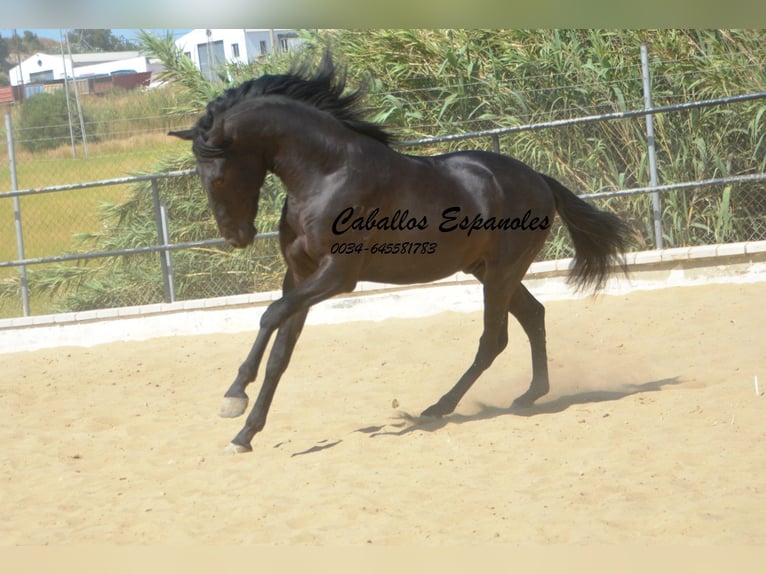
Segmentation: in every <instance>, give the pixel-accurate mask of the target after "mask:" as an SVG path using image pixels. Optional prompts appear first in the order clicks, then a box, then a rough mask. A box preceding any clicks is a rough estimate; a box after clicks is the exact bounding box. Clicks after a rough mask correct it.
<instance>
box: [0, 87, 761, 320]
mask: <svg viewBox="0 0 766 574" xmlns="http://www.w3.org/2000/svg"><path fill="white" fill-rule="evenodd" d="M746 97H747V98H750V99H753V98H766V94H750V95H748V96H746ZM710 105H716V106H726V105H733V104H732V103H731V102H730V101H728V99H724V100H722V101H720V102H714V103H712V104H710ZM688 107H689V105H686V104H679V105H677V106H675V108H677V110H676V109H675V108H674V109H673V110H671V109H670V108H668V109H667V110H659V111H657V109H656V108H655V109H654V111H655V112H657V113H659V112H663V113H664V112H670V111H674V112H677V113H679V114H683V113H689V112H688V111H684V110H685V109H686V108H688ZM647 113H648V112H647V111H646V110H636V111H634V112H623V113H619V114H605V115H602V116H594V117H589V118H575V119H573V120H567V121H561V122H551V124H556V125H543V124H536V125H532V126H521V127H516V128H513V129H508V130H495V131H490V132H481V133H475V134H468V135H466V134H461V135H460V136H455V137H454V138H441V140H440V139H429V140H423V141H421V142H409V143H408V144H407V143H405V144H402V145H404V146H405V147H416V148H417V147H419V148H421V150H420V151H422V148H426V149H427V150H428V153H432V152H434V151H440V148H439V146H440V145H442V144H445V142H446V143H449V140H458V139H460V140H467V139H472V140H473V141H479V142H484V143H483V145H482V147H485V148H490V149H492V148H493V149H496V150H499V151H503V152H505V153H509V152H511V151H512V146H513V141H512V140H513V137H514V134H516V133H519V132H521V131H524V130H541V129H559V128H562V127H563V126H566V125H571V124H577V123H588V122H605V121H621V122H625V121H633V122H636V121H643V119H644V116H645V115H646V114H647ZM190 122H191V120H189V119H184V118H181V119H177V120H175V124H174V125H169V124H168V123H167V120H164V119H163V120H162V121H161V122H160V124H159V125H155V126H154V127H152V128H151V129H148V128H146V126H144V127H143V128H141V129H140V130H138V132H140V135H139V133H137V134H136V138H130V139H128V140H124V139H121V138H115V140H114V141H112V140H110V141H108V142H107V141H106V140H104V139H102V140H101V142H100V143H99V144H96V142H95V141H91V145H90V146H89V148H88V150H87V155H86V152H85V146H84V142H82V141H79V142H78V141H75V142H73V144H72V147H71V148H70V147H64V148H61V147H59V148H56V149H55V150H53V151H50V152H37V153H30V152H27V151H24V150H23V149H22V150H21V151H19V152H18V153H17V154H16V159H15V161H14V162H13V163H14V164H15V165H11V163H9V164H8V165H2V166H0V181H6V182H7V181H11V182H12V185H11V186H10V188H11V189H10V191H5V192H2V193H0V317H16V316H20V315H22V314H34V315H39V314H46V313H53V312H61V311H77V310H87V309H97V308H109V307H120V306H131V305H143V304H151V303H158V302H162V301H175V300H189V299H199V298H208V297H220V296H229V295H235V294H243V293H252V292H257V291H269V290H276V289H279V288H280V287H281V277H282V273H283V270H284V263H283V261H282V258H281V255H280V252H279V246H278V239H277V238H276V237H275V235H276V234H275V233H274V232H275V230H276V226H277V222H278V219H279V214H280V211H281V204H282V203H283V201H284V197H285V195H284V193H285V192H284V190H283V189H282V188H281V187H280V184H279V182H278V181H276V180H275V179H272V178H269V180H267V182H266V185H265V186H264V188H263V190H262V193H261V208H260V214H259V217H258V221H257V225H258V228H259V231H260V232H261V234H262V235H261V236H259V238H258V240H257V241H256V242H255V244H254V245H253V246H252V247H250V248H248V249H246V250H232V249H230V248H228V247H226V246H225V245H224V244H223V242H222V241H221V240H220V239H218V233H217V230H216V227H215V223H214V221H213V219H212V216H211V214H210V213H209V209H208V208H207V205H206V203H205V202H204V201H200V200H199V198H200V197H201V196H202V195H203V194H204V192H203V191H202V190H201V188H200V185H199V181H198V178H197V177H196V175H195V174H194V173H193V171H191V170H185V171H181V172H174V173H169V174H168V173H159V172H160V171H161V169H162V161H161V158H162V157H168V156H174V157H177V156H179V155H183V154H184V153H186V154H187V155H188V143H186V142H180V141H176V140H174V139H173V138H168V137H166V135H165V134H166V133H167V131H168V129H171V128H174V127H178V126H179V125H180V126H184V127H186V126H188V125H189V124H190ZM27 136H28V134H27V133H26V132H24V131H17V130H15V129H13V128H12V129H11V133H10V134H9V133H8V130H7V129H6V130H4V132H3V134H2V138H3V143H2V144H0V153H3V154H4V155H9V154H10V151H11V150H10V147H18V146H19V142H23V141H24V138H25V137H27ZM142 138H144V139H142ZM126 141H127V142H131V143H125V142H126ZM147 142H148V143H147ZM697 145H699V144H697ZM11 155H12V154H11ZM511 155H514V154H513V153H511ZM190 160H191V158H190ZM672 161H673V158H672V157H670V156H666V157H663V156H660V157H659V158H658V163H659V165H660V167H661V166H662V165H663V162H672ZM189 165H190V166H191V162H190V163H189ZM588 169H591V171H592V168H588V167H587V165H585V166H584V167H583V168H582V170H583V171H587V170H588ZM637 169H644V170H645V169H646V166H645V165H643V166H639V167H637ZM541 170H543V169H542V168H541ZM543 171H544V170H543ZM12 172H13V173H15V175H13V173H12ZM762 172H763V165H762V159H760V158H757V157H737V158H732V161H731V164H730V165H727V166H721V169H719V170H718V173H723V174H724V176H723V177H716V178H713V179H710V178H706V177H705V175H706V174H705V173H704V171H700V172H699V173H698V174H697V175H698V176H699V177H698V178H697V181H696V182H695V181H691V182H678V184H677V185H675V186H674V185H672V184H668V185H666V186H665V187H664V188H663V187H662V186H661V188H659V191H660V192H661V193H660V199H661V202H660V205H661V210H660V224H661V228H662V231H663V237H664V239H665V246H666V247H672V246H680V245H702V244H709V243H725V242H733V241H755V240H762V239H766V186H765V185H764V181H765V180H766V175H765V174H764V173H762ZM138 173H144V174H147V173H149V174H156V175H141V176H136V177H132V176H127V177H126V174H138ZM576 175H577V174H576V173H574V175H573V176H572V177H573V178H575V181H574V182H568V181H565V183H566V184H568V185H570V186H571V187H573V188H575V189H577V188H581V186H578V185H577V183H578V182H577V181H576ZM14 178H15V179H14ZM83 181H88V182H95V183H89V184H81V183H78V182H83ZM52 182H55V185H53V184H52ZM593 191H595V192H597V193H591V194H590V195H586V197H589V198H590V200H591V201H593V202H594V203H595V204H596V205H597V206H598V207H600V208H602V209H609V210H612V211H614V212H616V213H617V214H619V215H621V216H622V217H623V218H624V219H626V220H627V222H628V223H629V224H630V225H631V227H632V228H633V229H634V230H635V235H636V236H635V241H634V249H637V250H640V249H651V248H653V247H655V239H654V221H653V217H652V211H653V208H652V201H651V194H652V193H655V192H658V188H644V189H635V187H634V188H633V189H629V190H627V191H625V190H609V191H606V192H602V190H598V189H596V190H593ZM571 254H572V251H571V246H570V244H569V241H568V237H567V236H566V233H565V232H564V231H563V230H562V229H561V228H560V226H556V228H554V230H553V233H552V236H551V240H549V242H548V244H547V245H546V248H545V250H544V251H543V252H542V253H541V254H540V257H539V258H540V259H550V258H559V257H568V256H571Z"/></svg>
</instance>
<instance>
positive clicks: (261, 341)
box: [219, 269, 305, 418]
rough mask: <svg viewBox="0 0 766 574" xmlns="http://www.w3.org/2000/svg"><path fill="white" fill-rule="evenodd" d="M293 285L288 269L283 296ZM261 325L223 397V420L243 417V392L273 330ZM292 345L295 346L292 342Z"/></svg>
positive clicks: (244, 399) (245, 403)
mask: <svg viewBox="0 0 766 574" xmlns="http://www.w3.org/2000/svg"><path fill="white" fill-rule="evenodd" d="M295 284H296V281H295V279H294V277H293V274H292V271H291V270H290V269H288V270H287V273H286V274H285V277H284V279H283V280H282V294H283V295H285V294H287V293H289V292H290V291H292V290H293V288H294V287H295ZM267 312H268V309H267ZM304 320H305V318H304ZM261 324H262V328H261V330H260V331H259V332H258V336H257V337H256V339H255V343H253V346H252V348H251V349H250V353H248V355H247V358H246V359H245V360H244V362H243V363H242V364H241V365H240V367H239V371H238V372H237V377H236V378H235V379H234V382H233V383H232V384H231V386H230V387H229V390H227V391H226V393H225V394H224V396H223V403H221V410H220V412H219V415H220V416H222V417H224V418H235V417H238V416H240V415H243V414H244V413H245V410H247V403H248V396H247V393H246V392H245V389H246V388H247V386H248V385H249V384H250V383H252V382H253V381H254V380H255V377H256V376H257V375H258V368H259V366H260V364H261V360H262V359H263V353H264V352H265V350H266V345H267V344H268V342H269V339H270V338H271V334H272V333H273V329H272V330H268V331H267V330H266V329H263V320H262V321H261ZM302 326H303V324H302V323H301V326H300V327H299V328H298V334H300V329H301V327H302ZM277 337H279V334H277ZM296 338H297V335H296ZM293 345H295V342H294V341H293ZM288 359H289V357H288Z"/></svg>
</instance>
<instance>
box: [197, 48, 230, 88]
mask: <svg viewBox="0 0 766 574" xmlns="http://www.w3.org/2000/svg"><path fill="white" fill-rule="evenodd" d="M197 54H198V55H199V67H200V70H201V71H202V75H203V76H204V77H205V78H207V79H208V80H210V81H216V80H217V79H218V74H217V72H218V70H219V69H220V68H221V66H223V65H224V63H225V62H226V58H225V57H224V54H223V40H218V41H217V42H207V43H205V44H198V45H197Z"/></svg>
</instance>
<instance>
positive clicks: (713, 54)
mask: <svg viewBox="0 0 766 574" xmlns="http://www.w3.org/2000/svg"><path fill="white" fill-rule="evenodd" d="M304 38H305V40H306V44H305V50H304V56H305V55H308V56H309V57H314V58H317V57H319V55H320V54H321V53H322V52H323V51H324V50H325V48H326V47H327V46H329V47H330V48H331V49H332V51H333V53H334V54H335V57H336V60H338V61H340V62H341V63H344V64H346V65H347V66H348V71H349V85H350V86H355V85H357V84H359V83H362V84H364V85H365V86H366V91H367V99H366V105H367V106H368V108H369V117H370V118H371V119H374V120H376V121H381V122H384V123H385V124H386V125H387V126H389V127H390V128H391V129H392V131H394V132H395V133H396V134H397V135H398V137H399V138H400V140H402V141H406V140H411V139H416V138H423V137H427V136H436V135H448V134H454V133H459V132H464V133H467V132H473V131H477V130H482V129H487V128H496V127H510V126H517V125H525V124H532V123H535V122H540V121H548V120H555V119H564V118H572V117H578V116H583V115H592V114H598V113H608V112H616V111H624V110H629V109H636V108H641V107H643V91H642V80H641V67H640V60H639V49H640V45H641V43H642V42H646V43H647V45H648V48H649V54H650V67H651V71H652V84H653V89H652V98H653V103H654V105H664V104H669V103H679V102H684V101H693V100H701V99H709V98H718V97H723V96H730V95H738V94H745V93H751V92H756V91H764V90H766V69H764V67H763V65H762V62H763V61H764V59H766V44H765V43H764V42H763V35H762V33H761V32H758V31H747V30H746V31H716V30H710V31H694V30H685V31H677V30H663V31H656V32H645V31H594V30H554V31H551V30H545V31H524V30H512V31H484V30H449V31H445V30H367V31H347V30H340V31H320V32H312V33H306V34H305V35H304ZM142 44H143V45H144V49H146V50H147V51H149V52H150V53H152V54H154V55H155V56H157V57H159V58H160V59H161V60H162V61H163V62H164V63H165V65H166V68H167V71H166V75H165V78H166V80H168V81H169V82H171V84H172V87H173V89H172V90H171V91H170V92H168V93H169V94H171V93H172V97H169V96H165V97H166V99H165V100H164V101H163V102H162V103H159V102H153V103H151V104H149V105H148V107H149V108H150V109H147V110H146V111H144V112H141V111H137V112H134V113H136V114H139V116H137V117H147V118H153V119H151V120H147V123H146V124H141V123H140V122H138V123H136V122H133V123H129V124H128V123H123V124H120V118H121V117H129V116H127V113H125V110H126V109H127V107H128V105H129V104H130V105H139V101H138V100H136V101H135V102H134V101H133V100H132V98H131V97H129V96H127V95H122V96H120V95H114V96H112V97H113V98H114V99H113V101H112V102H111V103H110V102H109V100H107V99H101V100H99V102H100V104H99V105H101V106H103V107H102V108H101V109H97V108H95V107H92V108H90V109H88V118H89V120H88V124H89V126H91V127H92V128H93V129H94V132H93V133H94V137H99V138H103V140H104V141H106V140H108V141H115V140H116V138H119V137H120V136H119V135H118V134H120V132H122V131H125V132H127V133H130V135H131V136H132V137H137V136H136V134H137V133H139V132H148V133H157V134H159V133H164V131H166V130H167V128H168V127H172V126H171V125H170V124H175V125H183V126H188V125H190V124H191V121H192V120H191V117H192V116H194V115H195V114H196V113H199V111H201V110H202V108H203V107H204V105H205V104H206V103H207V102H208V101H209V100H210V99H212V98H213V97H215V96H216V95H217V94H218V93H220V92H221V90H223V89H224V88H225V87H227V86H228V85H233V84H237V83H239V82H240V81H242V80H244V79H246V78H248V77H252V76H258V75H261V74H263V73H267V72H279V71H284V70H285V69H287V67H289V59H290V57H289V56H281V57H279V58H274V59H266V60H260V61H257V62H254V63H252V64H251V65H249V66H231V67H228V68H227V69H226V70H223V71H222V74H221V81H220V82H215V83H211V82H207V81H206V80H204V78H202V76H201V75H200V74H199V72H197V70H196V69H195V68H194V67H193V65H192V64H191V62H190V61H189V60H188V59H186V58H185V57H183V55H182V54H179V53H178V52H177V50H176V49H175V47H174V45H173V43H172V39H171V38H160V37H153V36H148V35H145V36H144V37H143V38H142ZM145 96H146V97H147V98H149V97H155V96H154V94H152V95H151V96H150V95H149V93H147V94H145ZM121 98H122V99H121ZM115 109H118V110H119V112H117V111H115ZM110 110H111V111H110ZM764 112H766V100H754V101H751V102H747V103H739V104H736V105H729V106H718V107H711V108H702V109H697V110H691V111H686V112H678V113H671V114H661V115H658V116H656V117H655V135H656V141H657V151H658V158H657V165H658V170H659V178H660V183H671V182H680V181H690V180H695V179H702V178H712V177H719V176H725V175H737V174H745V173H756V172H763V171H764V169H765V168H766V113H764ZM110 113H111V114H114V115H113V116H110ZM132 113H133V112H132ZM154 122H158V123H161V124H162V125H161V126H158V125H157V124H155V123H154ZM96 126H100V127H98V128H96ZM117 126H124V130H123V128H122V127H117ZM86 131H87V130H86ZM89 133H90V132H89ZM104 133H109V135H108V136H107V137H104V136H101V135H98V134H104ZM128 141H130V140H128ZM179 143H180V144H183V142H179ZM99 145H102V144H99ZM163 145H165V144H163ZM476 147H482V148H490V147H491V143H490V142H489V140H488V139H486V138H485V139H473V140H468V141H462V142H452V143H445V144H439V145H430V146H428V147H427V148H416V149H407V150H405V151H407V152H412V153H419V154H420V153H422V154H426V153H437V152H442V151H448V150H453V149H458V148H461V149H467V148H476ZM500 147H501V151H502V152H503V153H507V154H509V155H512V156H515V157H517V158H519V159H521V160H523V161H524V162H526V163H528V164H530V165H532V166H533V167H535V168H536V169H538V170H540V171H542V172H545V173H549V174H551V175H553V176H555V177H557V178H559V179H560V180H562V182H564V183H565V184H566V185H567V186H569V187H571V188H572V189H574V190H575V191H577V192H578V193H589V192H596V191H608V190H612V189H621V188H627V187H643V186H647V185H648V184H649V177H648V169H647V164H648V158H647V151H646V137H645V124H644V120H643V118H639V119H626V120H617V121H610V122H601V123H597V124H584V125H578V126H570V127H566V128H561V129H555V130H554V129H550V130H540V131H527V132H520V133H514V134H510V135H506V136H502V137H501V138H500ZM66 152H67V148H63V153H66ZM78 153H79V152H78ZM126 153H127V150H126ZM159 155H160V154H159V153H158V154H156V158H148V160H149V159H151V161H148V160H147V163H146V164H145V166H144V167H141V168H138V169H140V170H141V171H146V172H152V171H158V170H176V169H182V168H187V167H190V166H191V165H192V158H191V155H190V151H189V149H188V144H187V145H179V146H178V147H174V148H172V149H171V150H170V151H169V153H167V154H165V155H164V156H163V157H162V158H160V157H159ZM62 161H63V158H62ZM87 161H88V162H89V161H91V160H90V159H88V160H87ZM86 163H87V162H86ZM22 164H23V162H20V168H21V166H22ZM0 177H2V174H0ZM25 177H32V175H31V174H29V175H25ZM85 179H87V178H84V177H81V178H79V180H80V181H82V180H85ZM57 183H58V182H57ZM22 185H28V184H23V183H22ZM161 193H162V197H163V198H164V199H165V201H167V203H168V209H169V212H170V220H171V233H172V238H171V239H172V241H174V242H177V241H191V240H195V239H200V238H210V237H215V236H216V235H217V232H216V230H215V225H214V223H213V221H212V218H211V216H210V213H209V209H208V208H207V205H206V202H205V199H204V193H203V191H202V190H201V189H200V186H199V182H198V181H197V179H196V178H195V177H189V178H183V179H181V180H173V181H166V182H164V183H163V184H162V190H161ZM118 195H119V197H117V198H112V204H111V205H108V206H105V207H104V208H103V210H102V211H101V217H100V219H99V223H98V225H97V226H92V227H91V228H90V230H89V231H88V232H87V233H81V234H80V235H79V236H78V241H79V243H77V244H70V245H71V248H72V249H82V250H96V249H112V248H122V247H129V246H137V245H148V244H152V243H154V242H155V241H156V229H155V227H154V219H153V215H152V200H151V193H150V189H149V186H148V185H145V184H141V185H134V186H132V187H130V189H125V190H122V191H121V192H120V193H119V194H118ZM283 197H284V191H283V190H282V189H281V187H280V185H279V182H277V181H275V180H273V179H269V180H268V181H267V184H266V185H265V187H264V190H263V192H262V195H261V206H260V212H259V221H258V228H259V230H260V231H269V230H271V229H274V226H275V224H276V221H277V220H278V214H279V209H280V207H281V203H282V200H283ZM597 204H598V205H599V207H602V208H604V209H609V210H613V211H615V212H617V213H619V215H620V216H621V217H623V218H624V219H625V220H626V221H627V222H628V223H629V224H630V225H631V227H632V229H633V231H634V235H633V248H634V249H647V248H651V247H652V246H653V245H654V240H653V224H652V221H651V206H650V199H649V198H648V197H647V196H633V197H628V198H612V199H609V200H606V201H598V202H597ZM3 209H4V208H3V206H1V205H0V221H2V220H3V218H4V217H5V216H4V215H3V211H2V210H3ZM662 218H663V230H664V239H665V244H666V246H671V247H672V246H680V245H697V244H703V243H710V242H729V241H740V240H746V239H763V238H766V191H764V185H763V182H759V183H752V184H738V185H734V186H720V187H718V188H716V187H713V188H698V189H692V190H687V191H683V192H673V193H667V194H663V196H662ZM5 220H6V221H7V219H5ZM57 241H58V240H57ZM569 254H571V247H570V245H569V239H568V236H567V234H566V232H565V231H563V230H562V229H561V228H558V227H557V228H556V229H554V233H553V235H552V240H551V241H549V243H548V245H547V246H546V249H545V251H544V253H543V254H541V257H545V258H551V257H562V256H567V255H569ZM173 261H174V265H175V279H176V285H177V293H178V295H179V297H180V298H191V297H207V296H215V295H224V294H232V293H242V292H250V291H253V290H257V289H273V288H277V287H278V285H279V275H280V270H281V265H282V263H281V258H280V256H279V254H278V249H277V247H276V245H275V242H273V241H267V242H258V243H257V244H256V246H254V247H253V248H250V249H248V250H246V251H244V252H232V251H228V250H220V249H197V250H185V251H181V252H176V253H174V254H173ZM0 277H2V275H0ZM14 279H15V278H10V279H9V280H6V283H5V285H6V286H7V288H6V293H7V294H8V293H13V296H16V297H17V289H18V288H17V286H15V285H14V284H13V281H12V280H14ZM30 281H31V284H32V288H33V290H34V292H35V293H36V295H37V296H45V297H51V296H55V298H54V300H55V302H56V303H55V305H56V308H60V309H70V310H73V309H88V308H94V307H102V306H119V305H130V304H138V303H146V302H156V301H158V300H160V299H161V298H162V285H161V278H160V274H159V258H158V256H157V255H147V256H135V257H119V258H113V259H103V260H98V261H97V262H90V263H88V264H81V265H58V266H55V265H54V266H46V267H45V268H43V269H39V270H34V272H33V273H32V276H31V278H30ZM0 291H2V287H1V286H0ZM1 298H2V294H1V293H0V299H1ZM0 312H1V311H0Z"/></svg>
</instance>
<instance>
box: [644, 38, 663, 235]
mask: <svg viewBox="0 0 766 574" xmlns="http://www.w3.org/2000/svg"><path fill="white" fill-rule="evenodd" d="M641 72H642V76H643V79H644V108H645V109H647V110H651V109H652V88H651V82H650V81H649V53H648V49H647V47H646V44H641ZM646 142H647V144H648V146H649V150H648V151H649V182H650V183H651V186H652V187H657V160H656V155H655V147H654V116H653V115H652V114H646ZM652 217H653V219H654V242H655V246H656V247H657V249H662V247H663V241H662V208H661V206H660V194H659V193H657V192H653V193H652Z"/></svg>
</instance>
